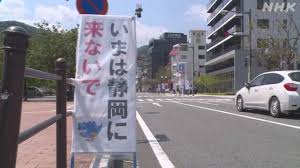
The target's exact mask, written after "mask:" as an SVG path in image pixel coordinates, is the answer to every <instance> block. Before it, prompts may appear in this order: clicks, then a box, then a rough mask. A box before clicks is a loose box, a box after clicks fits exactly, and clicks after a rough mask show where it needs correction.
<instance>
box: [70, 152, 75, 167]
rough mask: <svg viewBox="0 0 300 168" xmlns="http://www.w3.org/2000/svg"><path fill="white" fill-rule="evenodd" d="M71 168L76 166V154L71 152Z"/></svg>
mask: <svg viewBox="0 0 300 168" xmlns="http://www.w3.org/2000/svg"><path fill="white" fill-rule="evenodd" d="M70 162H71V163H70V168H75V156H74V153H72V154H71V161H70Z"/></svg>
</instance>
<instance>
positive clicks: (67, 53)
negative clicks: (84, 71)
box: [26, 21, 78, 87]
mask: <svg viewBox="0 0 300 168" xmlns="http://www.w3.org/2000/svg"><path fill="white" fill-rule="evenodd" d="M36 27H38V31H37V33H36V34H34V35H33V36H32V37H31V38H30V46H29V50H28V54H27V58H26V66H27V67H31V68H34V69H38V70H42V71H46V72H50V73H55V60H56V59H57V58H60V57H62V58H65V59H66V60H67V65H68V67H67V76H68V77H74V74H75V65H76V44H77V34H78V33H77V32H78V29H77V28H75V29H71V30H64V29H62V27H61V25H60V24H59V23H57V24H56V25H52V26H50V25H49V24H48V23H47V22H45V21H44V22H41V23H36ZM27 82H28V85H35V86H50V87H54V83H53V82H49V81H42V80H36V79H28V80H27Z"/></svg>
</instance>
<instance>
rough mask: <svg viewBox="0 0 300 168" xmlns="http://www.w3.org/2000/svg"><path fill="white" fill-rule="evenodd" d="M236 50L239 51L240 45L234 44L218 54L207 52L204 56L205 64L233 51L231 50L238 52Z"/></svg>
mask: <svg viewBox="0 0 300 168" xmlns="http://www.w3.org/2000/svg"><path fill="white" fill-rule="evenodd" d="M238 49H241V45H240V44H236V45H232V46H230V47H228V48H226V49H224V50H222V51H220V52H217V53H212V52H208V53H207V54H206V62H208V61H210V60H213V59H215V58H217V57H219V56H221V55H224V54H226V53H228V52H230V51H233V50H238Z"/></svg>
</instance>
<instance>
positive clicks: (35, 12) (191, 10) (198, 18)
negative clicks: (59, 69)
mask: <svg viewBox="0 0 300 168" xmlns="http://www.w3.org/2000/svg"><path fill="white" fill-rule="evenodd" d="M208 1H209V0H108V3H109V9H108V15H127V16H128V15H134V10H135V7H136V4H137V3H139V4H142V7H143V9H144V11H143V13H142V18H141V19H138V22H137V38H138V40H137V41H138V46H142V45H145V44H148V42H149V40H150V39H152V38H158V37H159V36H160V35H161V34H162V33H164V32H178V33H185V34H188V31H189V30H191V29H207V27H206V25H205V22H206V17H207V16H208V15H207V14H206V4H207V2H208ZM6 20H16V21H21V22H25V23H28V24H31V25H33V23H35V22H39V21H42V20H45V21H47V22H48V23H50V24H55V23H57V22H60V23H61V24H62V25H63V27H64V28H66V29H70V28H74V27H76V25H77V24H78V23H79V22H80V17H79V14H78V12H77V9H76V0H69V1H66V0H0V21H6Z"/></svg>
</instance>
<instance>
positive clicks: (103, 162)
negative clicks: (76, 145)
mask: <svg viewBox="0 0 300 168" xmlns="http://www.w3.org/2000/svg"><path fill="white" fill-rule="evenodd" d="M108 164H109V155H103V156H102V157H101V156H99V155H96V156H95V157H94V159H93V160H92V162H91V164H90V166H89V168H106V167H108Z"/></svg>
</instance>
